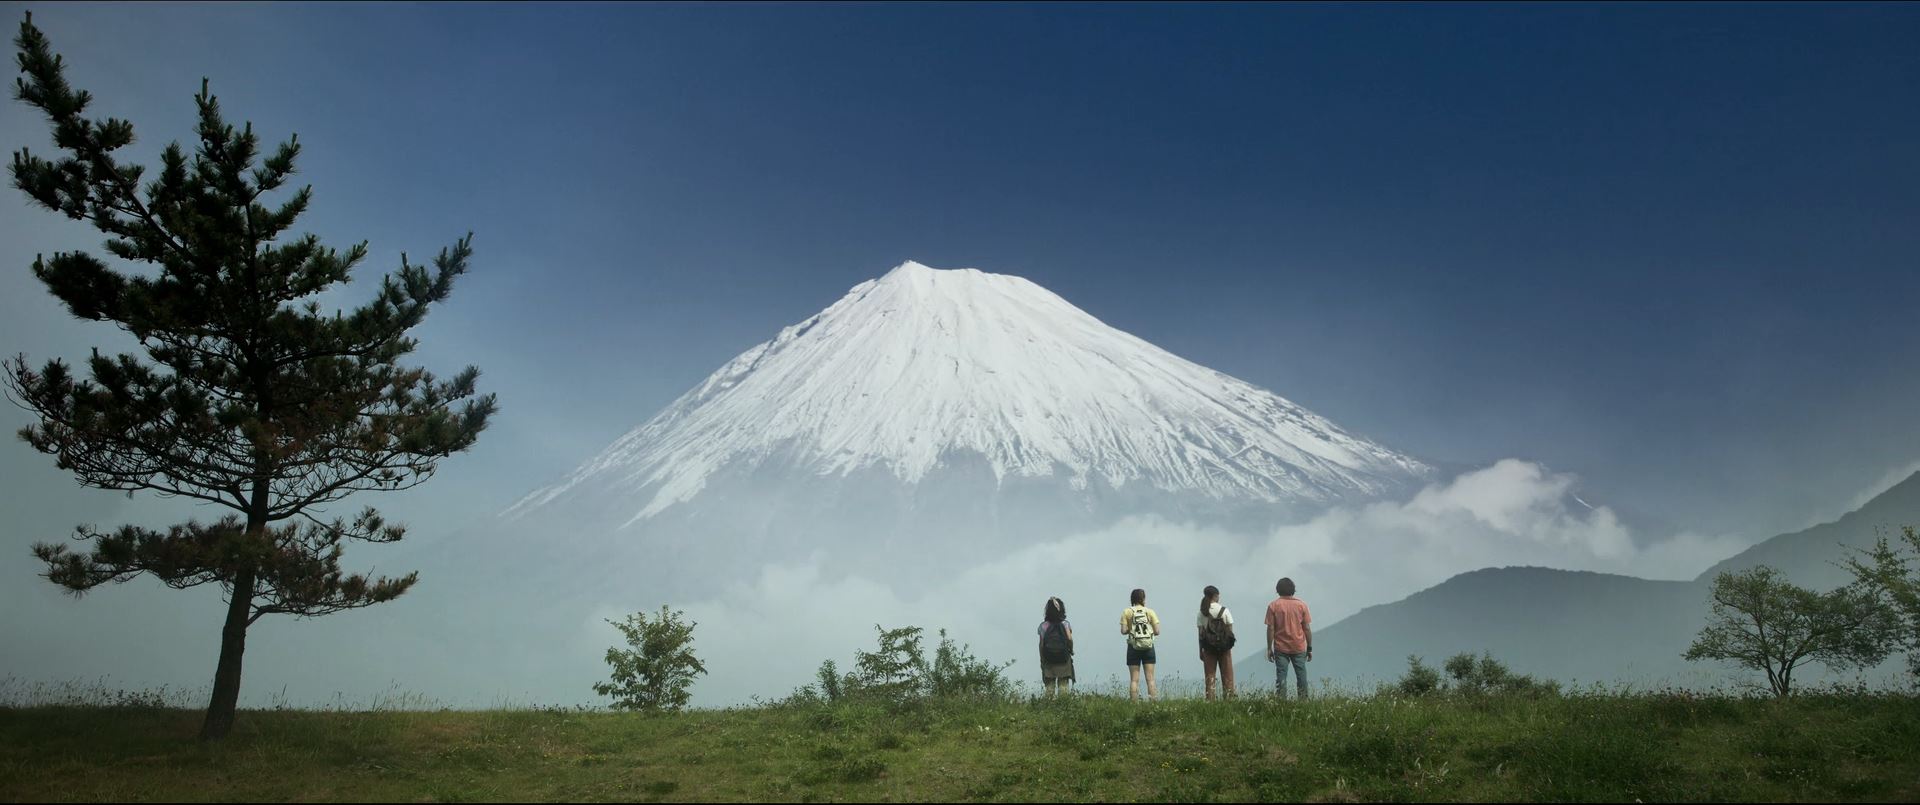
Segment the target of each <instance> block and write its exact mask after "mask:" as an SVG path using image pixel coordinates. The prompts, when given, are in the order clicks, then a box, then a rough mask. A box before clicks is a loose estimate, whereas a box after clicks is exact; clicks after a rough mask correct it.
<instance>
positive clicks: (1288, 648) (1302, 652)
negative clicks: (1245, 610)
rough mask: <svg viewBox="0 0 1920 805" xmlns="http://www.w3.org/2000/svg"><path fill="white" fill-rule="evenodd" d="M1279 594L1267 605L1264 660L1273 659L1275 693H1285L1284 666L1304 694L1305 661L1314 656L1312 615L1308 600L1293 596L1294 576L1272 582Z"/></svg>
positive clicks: (1279, 695) (1305, 681) (1305, 694)
mask: <svg viewBox="0 0 1920 805" xmlns="http://www.w3.org/2000/svg"><path fill="white" fill-rule="evenodd" d="M1273 591H1274V592H1276V593H1279V594H1280V597H1279V598H1275V599H1273V603H1270V604H1268V605H1267V660H1268V661H1270V662H1272V663H1273V686H1274V695H1275V696H1278V697H1280V698H1282V699H1284V698H1286V697H1287V668H1288V666H1292V668H1293V673H1294V676H1295V677H1296V678H1297V679H1298V680H1299V689H1300V698H1302V699H1304V698H1307V663H1308V662H1310V661H1312V660H1313V616H1312V615H1310V614H1308V612H1307V602H1305V601H1302V600H1300V599H1298V598H1295V597H1293V594H1294V592H1295V588H1294V586H1293V579H1281V580H1280V583H1279V584H1275V585H1274V586H1273Z"/></svg>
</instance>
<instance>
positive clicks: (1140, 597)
mask: <svg viewBox="0 0 1920 805" xmlns="http://www.w3.org/2000/svg"><path fill="white" fill-rule="evenodd" d="M1127 598H1128V600H1130V601H1132V602H1133V605H1134V606H1136V607H1137V606H1144V605H1145V604H1146V603H1147V591H1146V590H1142V589H1140V588H1138V587H1135V588H1133V593H1132V594H1131V595H1129V596H1127Z"/></svg>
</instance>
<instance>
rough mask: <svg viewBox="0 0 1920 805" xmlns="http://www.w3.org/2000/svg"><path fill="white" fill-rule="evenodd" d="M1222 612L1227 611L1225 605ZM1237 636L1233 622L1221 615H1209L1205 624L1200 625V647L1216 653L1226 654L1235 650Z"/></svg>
mask: <svg viewBox="0 0 1920 805" xmlns="http://www.w3.org/2000/svg"><path fill="white" fill-rule="evenodd" d="M1221 611H1222V612H1224V611H1226V610H1225V608H1224V607H1223V608H1222V609H1221ZM1234 641H1235V638H1234V636H1233V624H1231V623H1228V622H1226V621H1225V620H1222V619H1221V618H1220V616H1219V615H1208V616H1207V622H1206V624H1205V625H1203V626H1201V627H1200V647H1201V648H1203V649H1206V650H1207V651H1210V652H1212V653H1214V654H1225V653H1227V652H1229V651H1232V650H1233V644H1234Z"/></svg>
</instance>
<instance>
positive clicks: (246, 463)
mask: <svg viewBox="0 0 1920 805" xmlns="http://www.w3.org/2000/svg"><path fill="white" fill-rule="evenodd" d="M14 44H15V45H16V46H17V47H18V48H19V56H18V59H19V66H20V71H21V72H22V73H24V74H25V77H24V78H20V79H17V80H16V83H17V89H16V92H15V96H16V98H17V99H18V100H20V101H24V102H25V103H27V104H29V105H31V106H33V107H35V108H37V109H39V110H40V111H42V112H44V113H45V114H46V117H47V120H48V121H49V123H50V124H51V125H52V129H53V138H54V144H55V145H56V147H57V148H59V149H60V150H61V151H62V152H64V156H62V157H61V158H60V159H59V160H58V161H48V160H45V159H41V158H39V157H36V156H34V155H32V154H30V153H28V151H27V150H26V149H22V150H20V151H18V152H15V154H14V157H13V164H12V176H13V182H14V185H15V186H16V187H18V188H20V189H21V190H22V191H24V192H25V193H26V194H27V195H28V196H29V197H31V198H32V199H33V201H34V202H36V203H37V204H38V205H40V206H44V207H46V208H47V209H49V210H53V211H55V212H59V213H63V214H65V215H66V216H67V217H69V218H72V219H75V220H85V221H87V222H89V223H91V224H92V225H93V226H94V227H96V228H97V229H99V230H100V231H101V232H103V233H105V234H106V236H107V240H106V242H105V249H106V251H107V252H108V253H110V254H111V255H112V256H114V257H117V258H119V259H121V260H124V261H128V262H130V263H134V264H146V265H147V268H146V269H145V270H143V271H142V272H141V273H122V272H120V271H116V270H114V269H112V268H109V267H108V266H107V265H106V263H104V262H102V261H101V260H100V259H99V258H96V257H94V256H93V255H91V254H88V253H85V252H66V253H56V254H54V255H52V256H51V257H45V256H42V257H41V258H37V259H35V261H34V263H33V273H34V276H35V277H37V278H38V279H39V280H40V281H41V283H43V284H44V285H45V286H46V288H47V290H48V291H49V292H51V293H52V294H53V295H54V296H55V297H56V298H58V299H59V300H60V301H61V302H62V303H63V304H64V305H65V306H66V307H67V309H68V310H69V311H71V312H72V313H73V315H74V316H77V317H79V318H81V319H85V320H90V321H99V322H108V323H111V324H113V325H115V326H117V327H119V328H120V329H122V330H125V331H126V332H127V333H129V334H131V335H132V336H133V337H134V338H135V339H136V340H137V341H138V342H139V345H140V351H141V352H142V353H144V356H145V360H142V359H141V357H140V356H138V355H135V354H121V355H117V356H106V355H102V354H100V352H99V351H98V350H97V349H96V350H95V351H94V354H93V356H92V357H91V358H90V359H89V360H88V361H87V378H85V379H82V378H81V377H79V376H78V373H77V372H76V371H74V370H73V369H70V368H69V367H68V366H67V365H65V364H64V363H62V362H61V361H59V360H54V361H51V362H49V363H47V364H46V365H45V366H44V367H43V368H40V369H38V370H35V369H32V368H30V367H29V365H28V363H27V360H26V356H24V355H20V356H16V357H15V358H13V359H12V360H10V361H8V362H7V364H6V383H7V388H8V391H9V392H10V393H11V396H13V397H14V399H15V400H16V402H18V403H19V404H21V405H22V406H24V407H25V408H27V409H28V410H30V411H31V412H33V413H34V414H36V415H37V416H38V418H39V424H37V425H32V426H29V427H26V428H23V429H22V430H21V431H20V436H21V438H22V439H24V440H25V441H27V442H28V443H29V444H31V445H32V446H33V447H34V449H36V450H39V451H40V452H42V453H46V454H48V455H50V456H53V457H54V459H55V461H56V462H57V464H58V466H59V467H60V468H61V469H63V470H69V471H72V472H73V473H74V476H75V477H76V478H77V479H78V480H79V482H80V483H82V484H84V485H87V486H92V487H97V488H100V489H109V490H116V491H124V492H127V493H129V494H131V493H133V492H134V491H137V490H149V491H152V492H156V493H158V494H160V495H163V496H179V497H184V498H190V499H193V500H198V501H203V502H206V503H210V504H214V505H218V506H223V507H226V508H228V509H231V510H232V511H233V514H231V515H228V516H225V517H222V518H221V519H219V520H217V521H214V522H211V523H200V522H197V521H194V522H187V523H185V524H181V525H175V526H172V527H169V528H166V529H164V530H153V529H147V528H141V527H137V526H122V527H120V528H118V529H115V530H111V531H98V530H94V529H93V528H92V527H89V526H82V527H80V528H79V529H77V533H76V535H75V537H76V539H79V540H83V541H88V542H90V543H91V547H92V550H91V552H89V553H84V554H83V553H79V552H75V551H73V550H72V549H71V548H70V547H69V546H68V545H65V544H48V543H41V544H37V545H35V546H34V554H35V555H36V556H37V557H39V558H40V559H41V560H42V561H44V562H45V563H46V571H45V573H44V575H45V577H46V578H47V579H48V580H50V581H52V582H53V583H54V584H57V585H59V586H61V587H64V588H66V589H67V590H68V591H70V592H72V593H74V594H75V595H80V594H82V593H84V592H86V591H87V590H90V589H92V588H94V587H96V586H99V585H101V584H104V583H107V582H124V581H128V580H130V579H132V578H135V577H137V576H139V575H141V574H143V573H144V574H152V575H153V576H154V577H156V578H158V579H159V580H160V581H162V582H164V583H165V584H167V585H168V586H170V587H174V588H187V587H196V586H199V585H203V584H218V585H220V587H221V588H222V589H223V590H224V591H225V593H226V596H225V597H226V601H227V607H226V615H225V620H224V623H223V626H222V629H221V633H220V636H221V640H220V657H219V662H218V664H217V666H216V670H215V673H214V682H213V695H212V697H211V700H210V701H209V703H208V706H207V713H206V720H205V722H204V724H203V726H202V728H201V737H202V738H203V739H209V740H211V739H218V738H221V737H223V736H225V735H226V734H227V732H228V731H229V730H230V729H231V728H232V726H233V719H234V708H235V706H236V704H237V702H238V699H239V695H240V670H241V657H242V655H243V654H244V652H245V649H246V637H247V629H248V628H249V627H250V626H252V625H253V624H254V622H255V621H258V620H259V619H260V618H261V617H263V616H265V615H268V614H275V613H280V614H290V615H297V616H316V615H325V614H329V613H333V612H339V611H342V610H347V609H354V608H358V607H365V606H370V605H373V604H378V603H381V602H385V601H390V600H393V599H394V598H396V597H398V596H399V595H401V594H402V593H404V592H406V591H407V589H408V588H409V587H411V586H412V585H413V583H414V581H415V579H416V578H417V575H418V574H416V573H408V574H407V575H405V576H401V577H398V578H387V577H378V578H371V577H368V576H366V575H362V574H348V573H345V572H343V571H342V570H341V568H340V557H341V550H342V547H343V545H344V544H345V543H346V542H347V541H349V540H364V541H367V542H373V543H387V542H394V541H397V540H399V539H400V538H401V536H402V534H403V533H404V528H403V527H402V526H399V525H395V524H390V523H387V522H385V521H383V520H382V518H381V517H380V515H379V514H378V513H377V512H376V511H374V510H373V509H372V508H368V509H366V510H364V511H362V512H361V513H360V514H359V515H358V516H356V517H353V518H351V519H332V520H327V519H322V516H321V515H322V514H323V512H324V509H325V507H326V506H327V504H330V503H334V502H336V501H339V500H341V499H342V498H344V497H346V496H347V495H348V494H350V493H353V492H358V491H391V490H397V489H406V488H409V487H412V486H415V485H417V484H420V483H422V482H424V481H426V480H427V479H428V478H429V477H431V476H432V475H433V472H434V469H435V467H436V465H437V463H438V461H439V459H442V458H445V457H447V456H449V455H451V454H453V453H457V452H460V451H462V450H465V449H467V448H468V447H470V446H472V445H473V443H474V440H475V439H476V438H477V437H478V436H479V434H480V432H481V431H482V430H483V429H485V427H486V425H487V420H488V418H489V417H490V416H491V415H492V414H493V412H494V410H495V405H494V398H493V396H492V395H485V396H476V394H475V379H476V378H477V377H478V375H479V371H478V370H477V369H475V368H473V367H468V368H467V369H466V370H465V371H462V372H461V373H460V374H459V375H458V376H456V377H454V378H453V379H451V380H448V381H442V380H438V379H436V378H435V377H434V376H433V375H431V374H429V373H427V372H425V371H422V370H420V369H414V368H406V367H402V366H400V365H398V363H397V362H398V360H399V359H400V358H402V357H403V356H406V355H407V354H408V353H410V352H412V351H413V349H414V347H415V344H416V342H415V341H414V339H412V338H409V337H408V336H407V331H408V330H409V329H411V328H413V327H414V326H415V325H418V324H419V323H420V322H421V321H422V319H423V318H424V317H425V316H426V314H427V308H428V307H429V306H430V305H432V304H434V303H437V302H440V301H442V300H444V299H446V298H447V295H448V293H449V292H450V291H451V290H452V287H453V282H454V279H455V278H456V277H459V276H460V275H461V274H462V273H463V272H465V271H466V268H467V260H468V257H469V256H470V254H471V252H472V249H471V242H472V235H471V233H469V234H468V235H467V236H466V237H464V238H462V239H460V240H459V241H458V243H456V244H455V245H454V246H452V247H451V248H448V249H443V250H442V251H441V252H440V254H439V256H438V257H436V258H435V259H434V261H433V265H432V267H431V269H429V268H428V267H426V266H422V265H415V264H413V263H410V262H408V261H407V258H406V257H405V256H404V255H403V256H402V257H401V259H400V269H399V271H398V272H397V273H396V274H393V275H389V276H387V277H386V278H384V280H383V281H382V283H381V285H380V288H379V292H378V294H377V295H376V296H375V298H374V299H373V301H371V302H370V303H367V304H366V305H364V306H362V307H359V308H357V309H355V310H352V311H351V312H348V313H345V314H342V313H341V312H338V311H336V312H335V313H333V314H332V315H323V314H322V313H321V312H320V308H319V306H318V304H317V303H315V302H313V301H311V300H310V299H309V297H311V296H313V295H314V294H317V293H319V292H321V291H322V290H324V289H326V288H328V287H329V286H333V285H335V284H338V283H343V282H346V281H348V279H349V273H350V272H351V271H352V269H353V268H354V266H355V264H357V263H359V262H360V261H361V259H362V258H363V257H365V255H366V243H364V242H362V243H360V244H358V245H355V246H353V247H352V248H349V249H347V250H345V251H344V252H342V251H339V250H336V249H333V248H327V247H323V246H322V245H321V243H320V241H319V239H318V238H316V237H315V236H313V235H310V234H308V235H301V236H298V237H289V238H286V239H282V235H284V234H285V233H287V231H288V229H289V228H290V227H291V226H292V225H293V223H294V220H295V219H296V218H298V217H299V216H300V214H301V213H302V212H304V211H305V210H306V208H307V204H308V202H309V201H310V200H311V198H312V192H311V187H302V188H301V189H299V190H297V191H294V192H293V193H291V194H290V195H289V196H287V197H286V199H285V201H284V203H281V204H279V205H278V206H276V207H269V206H267V205H266V204H264V203H263V202H262V198H263V196H265V195H266V194H268V193H271V192H273V191H275V190H279V189H280V188H282V186H283V185H285V184H286V181H287V179H288V177H290V176H291V175H292V174H293V172H294V160H295V159H296V158H297V157H298V156H299V154H300V146H299V143H298V139H297V137H290V138H289V139H288V140H287V142H285V143H283V144H281V145H280V146H279V147H278V149H276V150H275V151H274V152H273V153H272V154H271V155H269V156H265V157H264V158H260V154H259V153H258V150H257V149H258V140H257V138H256V137H255V136H254V133H253V127H252V124H251V123H249V124H247V125H245V126H244V127H242V128H240V129H238V130H236V129H235V128H234V127H233V126H230V125H228V124H227V123H226V122H225V121H224V119H223V118H222V116H221V113H220V106H219V103H218V102H217V101H216V100H215V99H214V97H213V96H212V95H211V94H209V92H208V90H207V83H206V81H205V80H204V79H203V80H202V82H201V88H200V93H199V94H198V95H197V96H195V98H194V100H195V102H196V103H197V104H198V106H199V125H198V127H197V131H196V134H197V135H198V139H199V144H198V147H197V148H196V149H195V150H194V152H193V154H192V155H191V157H189V156H188V155H187V154H186V153H185V152H184V151H183V150H182V148H181V146H180V144H179V143H177V142H176V143H173V144H171V145H169V146H167V148H166V149H165V150H164V152H163V153H162V155H161V165H160V171H159V175H158V176H157V177H156V178H155V179H154V180H153V181H151V182H149V183H147V184H146V185H145V186H144V187H143V186H142V185H141V178H142V175H143V173H144V171H143V168H142V167H141V166H139V165H124V164H121V163H120V162H119V161H117V160H116V159H115V156H114V154H115V152H116V151H118V150H119V149H121V148H123V147H125V146H127V145H129V144H130V143H132V142H133V125H132V124H131V123H129V122H127V121H125V120H119V119H114V118H107V119H104V120H91V119H88V118H85V117H83V114H84V113H85V111H86V108H87V105H88V103H89V102H90V100H91V96H90V95H89V94H88V93H86V92H84V91H78V90H75V89H73V88H72V87H71V86H69V85H68V83H67V81H66V78H65V75H64V68H63V65H62V63H61V59H60V57H59V56H57V55H54V54H53V53H52V52H51V49H50V47H49V45H48V42H47V39H46V37H45V36H43V35H42V34H41V32H40V30H39V29H38V28H36V27H34V25H33V17H32V15H31V14H29V15H28V16H27V17H26V19H25V20H24V21H23V22H22V23H21V25H20V35H19V37H18V38H17V39H15V40H14Z"/></svg>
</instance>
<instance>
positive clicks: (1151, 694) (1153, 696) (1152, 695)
mask: <svg viewBox="0 0 1920 805" xmlns="http://www.w3.org/2000/svg"><path fill="white" fill-rule="evenodd" d="M1140 667H1141V668H1145V669H1147V701H1150V702H1151V701H1156V700H1158V699H1159V698H1160V689H1159V688H1157V687H1154V684H1153V663H1150V662H1146V663H1141V664H1140Z"/></svg>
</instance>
